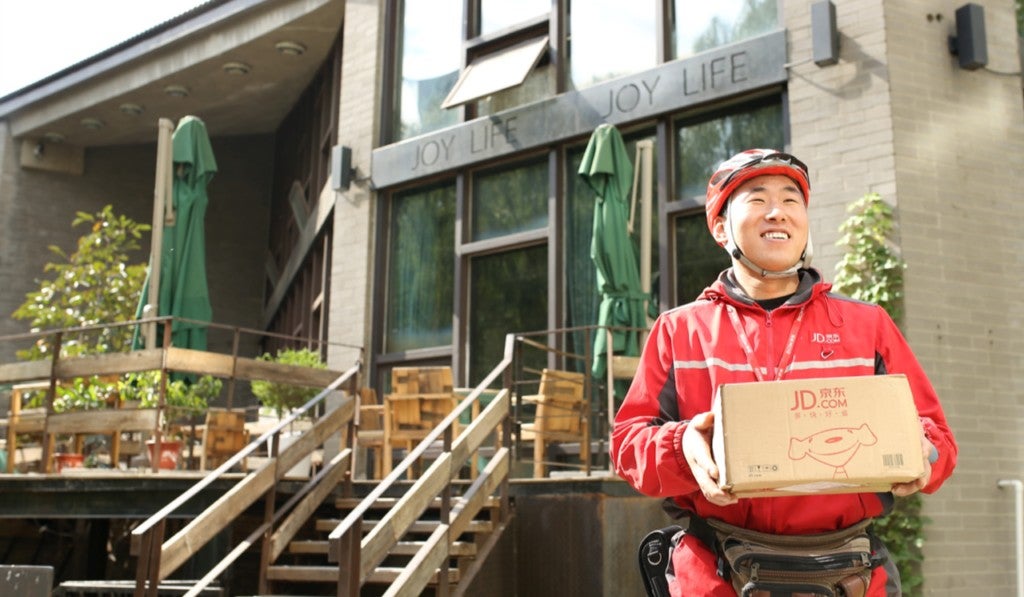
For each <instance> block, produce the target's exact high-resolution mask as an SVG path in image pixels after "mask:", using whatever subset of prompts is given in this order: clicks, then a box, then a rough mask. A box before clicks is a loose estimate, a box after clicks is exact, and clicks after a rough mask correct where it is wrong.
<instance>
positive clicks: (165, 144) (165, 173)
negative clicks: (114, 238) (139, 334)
mask: <svg viewBox="0 0 1024 597" xmlns="http://www.w3.org/2000/svg"><path fill="white" fill-rule="evenodd" d="M158 127H159V132H158V136H157V142H156V184H155V185H154V188H153V230H152V246H151V248H150V253H149V254H150V269H149V297H148V298H147V301H148V302H147V303H146V306H145V307H144V308H143V312H142V317H143V318H144V319H145V318H149V317H156V316H158V315H159V313H158V312H157V309H158V308H159V305H160V260H161V258H162V256H163V246H164V218H165V215H164V212H165V210H166V209H167V208H166V206H167V203H168V202H169V201H170V199H169V198H170V196H171V167H172V164H171V159H172V158H171V133H172V132H173V131H174V123H173V122H171V120H170V119H167V118H161V119H160V120H159V123H158ZM145 329H146V332H145V336H146V348H155V347H156V323H147V324H146V327H145Z"/></svg>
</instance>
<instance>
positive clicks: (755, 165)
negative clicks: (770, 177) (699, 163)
mask: <svg viewBox="0 0 1024 597" xmlns="http://www.w3.org/2000/svg"><path fill="white" fill-rule="evenodd" d="M766 174H781V175H782V176H788V177H789V178H791V179H793V181H794V182H796V184H797V185H799V186H800V191H801V192H802V193H803V194H804V203H807V202H808V201H809V200H810V198H811V183H810V181H809V180H808V175H807V165H806V164H804V163H803V162H801V161H800V160H798V159H796V158H795V157H793V156H791V155H789V154H788V153H782V152H780V151H776V150H774V149H748V150H746V151H741V152H740V153H737V154H736V155H734V156H732V157H731V158H729V159H728V160H726V161H724V162H722V165H720V166H719V167H718V170H717V171H716V172H715V174H714V175H713V176H712V177H711V180H709V181H708V199H707V203H705V204H704V211H705V213H706V214H707V217H708V230H711V231H712V232H714V223H715V218H717V217H718V215H719V214H720V213H722V209H723V208H724V207H725V203H726V201H728V200H729V197H730V196H731V195H732V193H733V191H735V190H736V188H737V187H739V186H740V185H741V184H743V183H744V182H746V181H748V180H750V179H751V178H754V177H755V176H763V175H766Z"/></svg>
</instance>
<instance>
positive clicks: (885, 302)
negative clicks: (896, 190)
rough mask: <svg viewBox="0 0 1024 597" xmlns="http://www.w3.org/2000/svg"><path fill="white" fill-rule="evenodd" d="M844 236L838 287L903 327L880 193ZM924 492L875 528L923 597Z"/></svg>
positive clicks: (853, 209)
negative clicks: (883, 311) (922, 498)
mask: <svg viewBox="0 0 1024 597" xmlns="http://www.w3.org/2000/svg"><path fill="white" fill-rule="evenodd" d="M847 213H848V214H849V215H848V216H847V219H846V221H844V222H843V224H842V225H841V226H840V227H839V231H840V232H841V233H842V234H843V236H842V238H840V239H839V241H838V242H837V243H836V244H837V245H838V246H840V247H843V248H845V249H846V254H845V255H844V256H843V258H842V260H841V261H840V262H839V263H838V264H837V265H836V275H835V281H834V288H835V290H836V291H837V292H841V293H843V294H847V295H849V296H851V297H853V298H855V299H859V300H863V301H868V302H872V303H876V304H878V305H880V306H881V307H883V308H884V309H885V310H886V311H887V312H888V313H889V315H890V316H891V317H892V318H893V320H894V321H896V322H897V323H899V322H900V319H901V317H902V314H903V270H904V269H906V263H905V262H904V261H903V258H902V257H901V256H900V255H899V252H898V251H897V249H896V245H895V243H894V242H893V239H892V237H893V235H894V234H895V231H896V223H895V220H894V216H893V210H892V207H890V206H889V205H888V204H887V203H886V202H885V201H883V200H882V198H881V196H879V195H878V194H877V193H868V194H867V195H864V196H863V197H861V198H860V199H859V200H857V201H856V202H854V203H853V204H852V205H850V206H849V208H847ZM921 507H922V500H921V494H919V493H915V494H913V495H911V496H908V497H903V498H896V504H895V506H894V507H893V510H892V512H891V513H889V514H888V515H887V516H884V517H881V518H879V519H877V520H875V522H874V524H873V525H872V528H873V529H874V532H875V533H876V534H877V535H878V536H879V538H881V539H882V541H883V542H884V543H885V545H886V547H888V549H889V553H890V554H891V556H892V558H893V560H894V561H895V562H896V566H897V568H898V569H899V571H900V581H901V583H902V588H903V594H904V595H906V596H907V597H915V596H919V595H921V594H922V586H923V584H924V578H923V576H922V575H921V563H922V562H923V561H924V554H923V553H922V547H923V546H924V534H923V531H924V525H925V523H926V522H927V519H926V518H925V517H923V516H922V515H921Z"/></svg>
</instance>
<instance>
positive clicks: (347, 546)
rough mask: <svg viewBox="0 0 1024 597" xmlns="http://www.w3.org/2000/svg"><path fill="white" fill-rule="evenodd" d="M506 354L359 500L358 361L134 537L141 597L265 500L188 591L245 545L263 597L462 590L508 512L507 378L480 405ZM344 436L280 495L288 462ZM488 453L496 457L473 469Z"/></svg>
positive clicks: (196, 590) (211, 577)
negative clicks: (261, 460)
mask: <svg viewBox="0 0 1024 597" xmlns="http://www.w3.org/2000/svg"><path fill="white" fill-rule="evenodd" d="M510 347H511V336H509V338H508V339H507V340H506V353H507V355H506V358H505V359H503V360H502V362H501V363H500V364H499V365H498V367H496V368H495V369H494V370H493V371H492V372H491V374H490V375H489V376H488V377H487V378H485V379H484V381H483V382H481V384H480V385H479V386H477V387H476V388H475V389H473V390H472V391H471V392H470V393H469V395H468V396H466V397H465V398H464V399H462V400H461V402H459V404H458V406H457V407H456V408H455V410H453V411H452V412H451V413H450V414H449V415H448V416H446V417H445V418H444V420H442V421H440V422H439V423H438V424H437V425H436V427H435V428H434V429H433V430H432V431H430V432H429V433H428V435H427V436H426V437H424V438H423V440H422V441H421V442H420V443H419V444H418V445H416V446H415V447H413V448H412V449H411V450H410V451H409V453H408V455H407V456H406V457H405V458H404V459H403V460H402V461H401V462H400V463H398V465H397V466H395V467H394V469H393V470H392V471H391V473H390V474H388V475H387V476H386V477H385V478H384V479H383V480H382V481H381V482H380V483H378V484H377V485H375V486H374V488H373V489H372V490H371V491H370V493H369V494H368V495H367V496H365V497H363V498H361V499H359V498H338V497H337V496H338V493H339V492H338V490H339V489H340V494H341V495H343V496H352V495H353V493H354V491H353V483H352V474H351V473H352V470H353V460H354V456H355V452H354V450H353V446H354V445H356V443H357V440H356V436H357V435H358V426H357V425H356V421H355V419H354V413H355V412H357V411H358V404H357V398H356V396H358V395H359V392H358V390H357V388H356V387H355V382H356V381H357V377H356V374H357V372H358V365H357V366H356V367H353V368H351V369H349V370H348V371H346V372H345V373H344V374H342V376H341V377H339V378H338V379H336V380H335V381H334V382H333V383H332V384H331V385H330V386H328V387H327V388H326V389H325V390H324V391H323V392H321V393H320V394H319V395H318V396H317V397H315V398H313V399H311V400H310V401H309V402H307V404H306V405H305V406H303V407H302V409H300V411H299V412H296V413H293V414H292V415H290V417H289V418H286V419H285V420H283V421H282V422H281V423H279V424H278V425H277V426H275V427H274V428H273V429H272V430H270V431H268V432H266V433H265V434H263V435H262V436H261V437H260V438H258V439H256V440H254V441H253V443H251V444H249V445H248V446H247V447H246V448H245V449H243V450H242V451H241V452H239V453H238V454H236V455H235V456H233V457H232V458H230V459H229V460H228V461H227V462H225V463H224V464H223V465H221V467H219V468H218V469H217V470H216V471H213V472H212V473H211V474H210V475H209V476H207V477H206V478H204V479H203V480H201V481H199V482H198V483H196V485H194V486H193V487H192V488H191V489H190V490H188V491H186V492H185V493H183V494H182V495H181V496H179V497H178V498H176V499H175V500H173V501H172V502H171V503H170V504H168V505H167V506H166V507H165V508H163V509H162V510H161V511H160V512H158V513H156V514H154V515H153V516H151V517H150V518H149V519H147V520H146V521H144V522H142V523H141V524H140V525H139V526H138V527H136V528H135V530H134V531H132V554H133V555H135V556H137V557H138V568H137V572H136V590H135V595H136V597H143V596H156V595H157V594H158V593H159V585H160V583H161V582H162V581H164V580H165V579H167V578H168V577H169V576H170V575H171V574H173V573H174V571H175V570H177V569H178V568H179V567H180V566H181V565H182V564H184V563H185V562H186V561H187V560H188V559H189V558H190V557H191V556H192V555H194V554H195V553H196V552H197V550H198V549H200V548H201V547H202V546H203V545H205V544H206V543H207V542H209V541H210V540H211V539H212V538H213V537H214V536H216V534H217V533H219V532H221V531H222V530H224V529H226V528H228V527H229V526H231V525H232V523H233V522H234V521H235V520H237V519H238V518H239V517H241V516H242V515H243V514H244V513H245V511H246V509H248V508H249V507H250V506H252V505H254V504H255V502H257V501H258V500H261V499H262V500H263V502H264V508H263V509H264V521H263V523H262V524H260V525H258V526H257V527H256V528H255V529H253V530H252V531H251V532H250V534H249V535H248V536H247V537H245V538H244V539H243V540H242V541H241V542H240V543H238V545H236V546H235V547H234V548H233V549H231V550H230V551H229V552H228V553H227V555H225V557H224V558H223V559H222V560H221V561H220V562H219V563H217V564H215V565H214V567H213V569H211V570H210V571H209V572H207V573H206V575H205V576H203V578H201V579H198V580H197V581H195V584H193V585H192V586H191V589H190V590H189V592H187V593H185V595H186V596H190V595H199V594H200V592H201V591H203V590H204V589H205V588H206V587H209V586H211V584H212V583H215V582H216V581H217V580H218V579H219V578H220V577H221V575H223V573H224V572H225V571H226V570H228V568H230V567H231V566H232V565H233V564H234V563H235V562H236V561H237V560H238V559H239V558H240V557H241V556H242V555H243V554H245V553H246V552H247V551H250V549H258V550H259V553H260V555H259V561H260V565H259V570H260V577H259V589H258V593H259V594H262V595H270V594H291V595H296V594H305V595H338V596H339V597H356V596H360V595H395V596H398V595H409V596H414V595H423V594H426V595H438V596H446V595H462V594H465V591H467V590H468V589H467V588H468V587H469V586H470V585H471V584H472V580H473V578H474V577H475V576H476V574H477V573H478V572H479V571H480V570H481V568H482V566H483V563H484V562H485V561H486V559H487V556H488V555H489V554H490V552H491V551H492V550H493V548H494V547H495V545H496V544H497V542H498V539H499V538H500V537H501V535H502V532H503V531H504V529H505V528H507V526H508V523H509V520H510V517H511V505H510V500H509V491H508V484H509V471H510V468H511V464H510V463H511V451H510V446H511V416H510V414H511V400H510V392H509V389H508V387H507V383H506V387H505V388H504V389H502V390H500V391H499V392H498V393H497V394H496V395H495V396H494V397H493V399H491V400H490V401H489V403H488V404H487V405H486V407H485V408H483V410H482V411H481V410H480V406H481V396H482V395H483V393H484V392H485V390H486V388H488V387H489V386H490V384H492V383H494V382H495V379H496V378H497V377H498V376H499V375H501V374H503V373H504V372H505V371H506V369H507V368H508V367H509V365H510V363H511V358H510V357H509V356H508V354H510V353H511V348H510ZM506 382H507V380H506ZM346 383H347V384H348V386H347V388H348V389H347V391H346V395H347V397H346V398H345V399H344V400H342V402H341V404H340V405H339V406H338V407H337V408H335V409H334V410H331V411H328V412H327V413H325V414H324V415H323V416H322V417H320V418H319V419H317V420H316V422H315V423H314V425H313V427H312V428H311V429H310V430H309V431H307V432H305V433H304V434H303V435H302V436H301V437H300V438H299V439H298V440H296V441H295V443H293V444H291V445H290V446H288V447H286V448H283V449H282V450H281V451H280V452H279V453H271V458H269V460H268V461H267V462H266V463H265V464H263V465H262V466H261V467H260V468H259V469H257V470H254V471H252V472H250V473H248V474H247V475H246V476H245V477H244V478H243V479H241V480H240V481H239V482H238V484H237V485H236V486H235V487H234V488H233V489H231V490H229V491H227V492H226V493H225V494H224V495H223V496H221V497H220V498H219V499H217V500H216V501H215V502H214V503H213V504H211V505H210V506H209V507H208V508H207V509H206V510H204V511H203V512H202V513H200V514H199V515H198V516H196V517H195V518H194V519H192V520H191V521H190V522H188V523H187V524H186V525H185V526H184V528H182V529H181V530H180V531H178V532H177V533H175V534H174V535H173V536H171V537H165V529H166V521H167V518H168V517H169V516H170V515H171V513H173V512H175V511H176V510H178V509H180V508H181V507H182V505H183V504H185V503H186V502H187V501H188V500H189V499H191V498H192V497H193V496H194V495H196V494H197V493H198V492H199V491H201V490H202V488H204V487H205V486H207V485H209V483H211V482H212V480H213V479H215V478H217V477H219V476H220V475H222V474H224V473H225V472H226V471H227V470H229V468H230V467H231V466H233V465H234V464H236V463H237V462H239V461H240V459H242V458H245V457H247V456H248V455H249V454H250V453H251V452H252V451H253V450H254V449H255V448H256V447H257V446H258V445H263V444H265V443H267V442H268V441H269V439H270V438H271V436H276V435H277V434H278V433H280V431H281V430H282V429H284V427H285V426H287V425H288V424H290V422H291V421H292V420H293V419H294V418H295V417H297V416H299V415H300V414H301V412H305V411H307V410H310V409H312V408H314V407H315V406H316V405H317V403H319V402H320V401H322V400H323V399H324V398H325V397H326V395H327V394H328V393H329V392H331V391H334V390H335V389H336V388H338V387H341V386H342V385H343V384H346ZM464 416H465V417H468V418H469V420H470V423H469V424H468V425H462V424H461V423H460V422H459V420H460V417H464ZM346 429H347V431H346V433H345V437H346V438H347V439H346V442H345V443H346V446H343V449H342V450H341V451H340V452H339V453H338V454H337V455H336V456H334V457H333V458H332V459H331V460H330V462H325V463H324V465H323V467H322V469H321V470H320V471H319V472H317V473H316V475H314V477H313V478H311V479H309V481H307V482H306V483H304V484H303V485H302V486H301V487H300V488H299V490H298V491H297V492H296V493H294V494H292V495H290V496H288V497H287V498H286V499H285V496H283V495H282V496H278V489H279V487H278V486H279V483H280V482H281V481H282V480H283V479H284V477H285V475H286V472H287V471H289V470H290V469H291V467H292V466H294V465H295V464H296V463H297V462H298V461H299V460H300V459H302V458H303V457H304V456H305V455H308V454H309V453H310V452H311V451H313V450H314V449H315V448H317V447H318V446H323V445H324V442H325V441H327V440H328V438H329V437H332V436H333V435H334V434H335V433H337V432H338V431H341V430H346ZM456 429H457V430H458V435H457V437H456V436H455V430H456ZM482 448H484V449H483V450H482ZM483 452H486V453H487V454H488V456H489V461H488V462H487V464H486V466H484V467H483V470H480V471H477V468H478V466H476V464H477V463H478V462H479V461H480V458H481V454H482V453H483ZM471 463H473V464H472V465H471ZM428 464H429V466H427V465H428ZM419 470H423V472H422V474H419V475H418V476H417V478H416V479H415V480H412V481H406V480H405V478H406V476H407V475H408V474H411V471H419ZM279 497H280V498H282V500H283V503H281V502H280V501H279V499H278V498H279ZM332 501H333V503H332ZM325 504H330V506H327V507H325ZM335 512H336V515H335ZM325 513H326V516H325ZM325 533H326V535H325Z"/></svg>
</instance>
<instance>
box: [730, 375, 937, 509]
mask: <svg viewBox="0 0 1024 597" xmlns="http://www.w3.org/2000/svg"><path fill="white" fill-rule="evenodd" d="M714 410H715V436H714V442H713V450H714V455H715V461H716V462H717V464H718V466H719V468H720V470H721V479H720V484H721V485H722V486H723V487H726V488H728V489H730V490H731V491H732V492H734V493H736V494H737V495H741V496H746V497H752V496H755V495H795V494H809V493H849V492H861V491H886V490H888V489H889V487H890V486H891V485H892V484H893V483H898V482H905V481H909V480H911V479H915V478H917V477H919V476H920V475H921V474H922V473H923V471H924V461H923V456H922V454H921V445H920V437H919V436H920V432H919V427H920V424H919V422H918V418H917V410H916V409H915V408H914V401H913V397H912V396H911V393H910V386H909V384H908V383H907V380H906V378H905V377H904V376H902V375H882V376H866V377H840V378H826V379H802V380H792V381H781V382H764V383H760V382H759V383H742V384H726V385H723V386H722V387H721V388H719V393H718V396H717V397H716V399H715V406H714Z"/></svg>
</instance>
